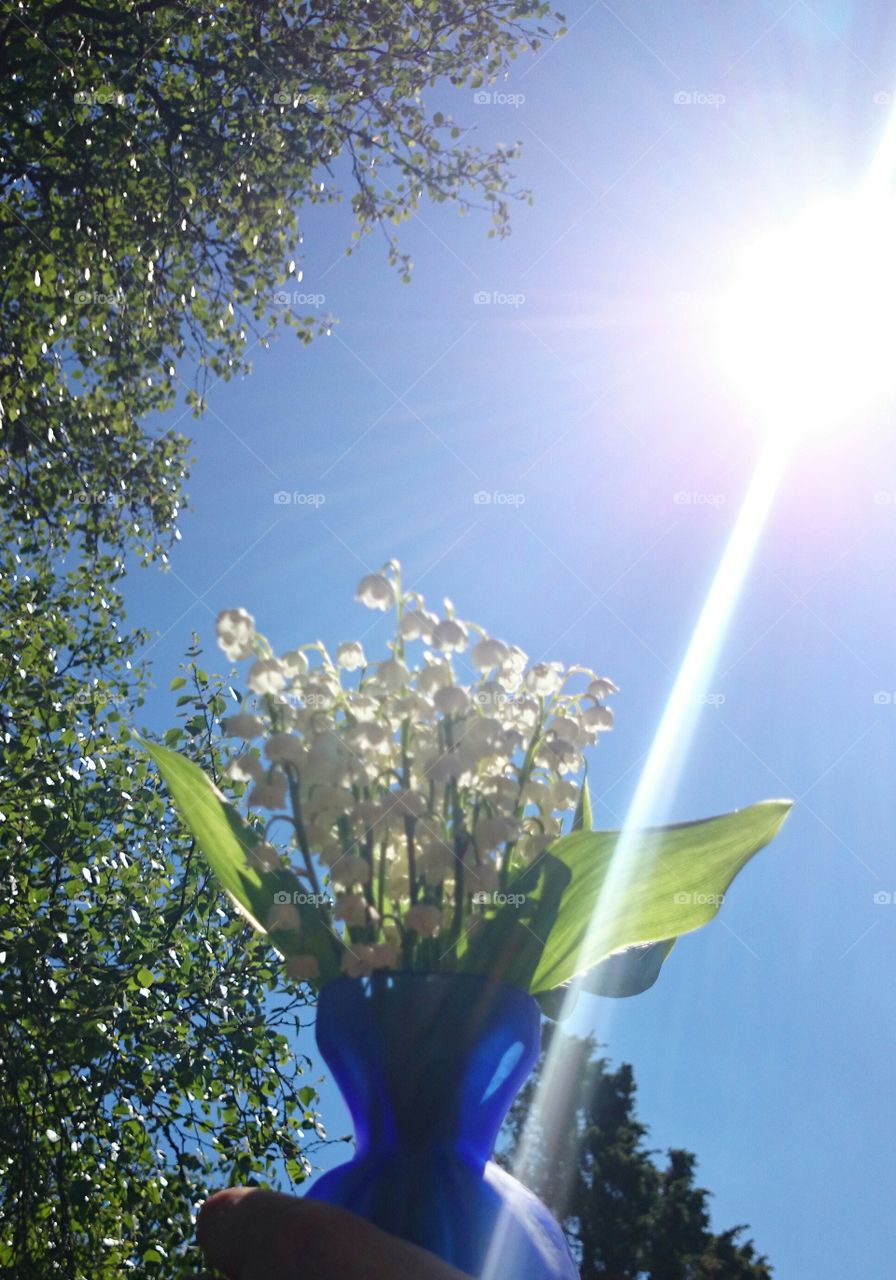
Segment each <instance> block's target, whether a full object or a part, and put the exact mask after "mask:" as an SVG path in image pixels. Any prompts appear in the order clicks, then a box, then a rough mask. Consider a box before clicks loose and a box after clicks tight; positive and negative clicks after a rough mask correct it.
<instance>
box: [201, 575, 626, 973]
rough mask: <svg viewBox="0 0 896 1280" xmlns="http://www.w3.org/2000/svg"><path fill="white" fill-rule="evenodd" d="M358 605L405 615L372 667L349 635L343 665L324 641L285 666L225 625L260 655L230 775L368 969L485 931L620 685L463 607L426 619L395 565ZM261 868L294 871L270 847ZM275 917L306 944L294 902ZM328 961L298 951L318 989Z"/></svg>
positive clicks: (257, 854) (535, 847)
mask: <svg viewBox="0 0 896 1280" xmlns="http://www.w3.org/2000/svg"><path fill="white" fill-rule="evenodd" d="M357 599H358V600H359V601H360V602H361V603H362V604H364V605H366V606H367V607H368V608H370V609H374V610H379V611H382V612H386V611H389V610H392V609H394V610H395V628H394V632H393V639H392V640H391V642H390V644H389V647H388V650H387V652H386V653H382V652H381V653H380V654H379V655H377V658H376V660H374V661H372V662H369V661H368V657H367V655H366V654H365V651H364V648H363V646H362V645H361V643H360V642H359V641H354V640H350V641H343V642H342V643H341V644H339V646H338V647H337V649H336V650H335V655H334V657H332V658H331V656H330V654H329V653H328V652H327V649H326V647H325V646H324V645H323V644H321V643H320V642H315V643H313V644H304V645H302V646H301V647H296V648H293V649H291V650H289V651H287V652H286V653H283V654H281V655H279V656H277V655H276V654H275V653H274V652H272V650H271V648H270V646H269V645H268V643H267V641H265V640H264V637H262V636H259V635H258V634H257V633H256V631H255V623H254V619H253V618H252V617H251V615H250V614H248V613H246V611H245V610H242V609H227V610H225V611H224V612H223V613H222V614H221V615H220V617H219V619H218V627H217V632H218V641H219V644H220V645H221V648H222V649H223V650H224V652H225V653H226V654H227V655H228V656H229V657H232V658H233V659H234V660H242V659H246V658H250V659H251V660H252V662H251V666H250V669H249V671H248V675H247V685H248V694H247V696H246V699H245V701H244V704H243V709H242V710H241V711H240V712H239V713H238V714H236V715H233V716H230V717H228V718H227V719H226V720H225V721H224V730H225V733H226V734H227V735H228V736H229V737H231V738H234V739H240V740H241V741H242V742H243V743H247V742H251V743H252V744H253V746H252V748H251V749H249V748H247V747H246V746H245V745H244V746H243V747H242V750H238V751H237V752H236V753H235V754H234V756H233V757H232V759H231V761H230V763H229V764H228V766H227V770H226V772H227V774H228V776H229V777H230V778H231V779H232V780H233V781H234V782H237V783H249V784H250V787H249V791H248V802H249V805H250V807H252V808H255V809H264V810H268V811H271V812H272V815H273V816H272V818H271V823H270V827H271V829H272V830H273V831H274V832H276V834H277V835H280V834H281V833H284V832H286V831H288V830H289V826H288V825H287V822H286V821H285V819H290V820H291V823H292V828H293V831H294V838H293V844H294V845H297V846H298V850H299V852H300V853H301V855H302V857H303V859H304V862H305V870H304V872H303V873H302V874H303V875H306V876H307V878H308V879H309V881H311V882H314V883H316V882H317V880H318V878H320V880H321V881H322V884H321V893H320V894H319V895H317V897H318V899H319V902H320V905H319V906H316V907H315V908H314V909H315V910H318V911H319V914H320V915H321V916H322V917H323V919H324V920H325V922H326V924H327V925H328V926H329V927H330V928H332V929H334V930H335V931H336V932H337V934H340V935H341V937H342V940H343V942H344V944H345V952H344V956H343V960H342V967H343V971H344V972H345V973H347V974H350V975H366V974H369V973H372V972H374V971H375V970H376V969H379V968H390V967H395V966H396V965H397V964H398V963H399V957H401V962H402V963H407V962H408V960H409V957H412V956H413V955H414V953H415V948H417V947H425V946H427V945H428V944H429V943H430V941H431V940H432V939H434V938H438V939H439V943H438V949H440V950H441V949H442V948H443V946H444V948H445V949H446V951H450V948H451V946H452V945H453V944H454V943H455V942H456V941H457V939H458V938H459V937H460V936H467V935H469V936H472V933H471V930H472V932H475V929H476V921H477V920H480V921H481V920H482V919H484V914H483V913H486V912H487V911H488V910H489V902H490V901H491V900H492V897H493V896H495V895H497V893H498V891H499V890H501V889H504V888H506V887H507V885H508V883H509V882H510V878H511V876H512V875H513V874H515V873H516V872H518V871H521V870H522V869H523V868H525V867H526V865H527V864H529V863H531V862H532V861H533V860H534V859H537V858H538V857H539V856H540V855H541V854H542V853H543V852H544V850H545V849H548V848H550V845H551V843H552V842H553V841H554V840H556V839H557V837H558V835H560V834H561V833H562V831H563V830H564V829H568V827H569V824H570V823H571V821H572V815H573V813H574V811H575V808H576V805H577V802H578V797H579V793H580V790H581V778H580V774H581V770H582V768H583V763H584V762H583V754H582V753H583V751H584V750H585V749H586V748H587V747H591V746H594V745H595V744H596V743H597V742H598V741H599V737H600V735H601V734H603V733H604V732H605V731H606V730H608V729H609V728H611V727H612V723H613V716H612V712H611V710H610V708H609V707H607V706H606V699H607V698H608V697H610V696H611V695H612V694H614V693H616V692H618V690H617V687H616V685H615V684H614V683H613V681H612V680H610V679H608V678H607V677H606V676H599V675H597V674H596V673H594V672H589V671H587V670H585V669H583V668H581V667H575V668H572V669H567V668H566V667H564V666H563V664H562V663H560V662H558V661H555V660H551V661H547V660H546V661H535V662H530V661H529V659H528V658H527V656H526V654H525V653H524V652H523V650H522V649H520V648H519V647H518V646H515V645H511V644H509V643H507V642H506V641H504V640H499V639H496V638H494V637H491V636H489V635H487V634H485V632H484V631H483V630H482V628H481V627H479V626H477V625H475V624H474V623H471V622H464V621H461V620H460V619H459V618H458V617H457V616H456V615H455V611H454V608H453V606H452V605H451V603H450V601H445V603H444V608H443V611H442V613H441V615H440V614H436V613H432V612H430V611H429V610H428V609H427V608H426V604H425V602H424V600H423V599H422V597H420V596H419V595H418V594H416V593H404V592H402V589H401V584H400V578H399V569H398V566H397V564H396V563H395V562H390V563H389V564H388V565H386V566H385V567H384V568H383V570H382V571H381V572H379V573H372V574H367V575H366V576H365V577H364V578H363V579H362V580H361V582H360V584H359V586H358V590H357ZM474 638H475V643H473V642H472V641H473V639H474ZM259 740H260V741H259ZM259 747H260V751H259V750H258V748H259ZM275 823H276V824H277V825H276V826H275V825H274V824H275ZM284 852H285V851H284ZM291 852H292V856H294V850H293V851H291ZM250 860H251V862H252V865H253V866H254V867H256V868H257V869H258V870H263V871H271V870H274V869H276V867H277V866H278V865H279V866H283V867H285V866H286V865H287V863H286V858H285V856H284V854H281V853H278V852H277V850H276V848H275V847H274V846H273V844H271V843H269V842H268V841H267V840H266V841H265V843H264V844H261V845H257V846H256V847H255V849H254V850H253V851H252V854H251V859H250ZM323 890H326V892H324V891H323ZM330 896H332V898H333V899H334V900H335V905H334V906H333V907H332V908H331V906H330V905H328V898H329V897H330ZM458 896H459V898H460V902H459V903H458V901H457V898H458ZM287 906H288V908H289V910H288V911H287V910H286V907H287ZM290 922H291V923H290ZM267 924H268V928H277V929H280V930H283V929H284V928H287V929H296V930H297V931H298V933H299V935H300V936H301V921H300V920H299V917H298V913H297V912H296V911H295V908H294V907H293V906H292V905H291V904H284V908H283V909H282V910H280V912H279V914H276V915H272V918H271V919H270V920H269V921H268V922H267ZM316 963H317V962H316V961H315V959H314V957H313V956H311V955H306V954H304V953H302V954H298V955H291V956H290V959H289V961H288V972H289V973H290V976H292V977H294V978H295V979H296V980H297V981H312V980H313V978H314V976H315V972H314V966H315V964H316Z"/></svg>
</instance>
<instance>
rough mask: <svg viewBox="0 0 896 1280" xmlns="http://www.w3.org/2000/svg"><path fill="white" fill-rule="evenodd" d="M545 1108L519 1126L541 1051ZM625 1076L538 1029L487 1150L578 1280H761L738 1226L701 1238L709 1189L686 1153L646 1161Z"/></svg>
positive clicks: (705, 1232) (576, 1043)
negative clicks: (540, 1045) (533, 1053)
mask: <svg viewBox="0 0 896 1280" xmlns="http://www.w3.org/2000/svg"><path fill="white" fill-rule="evenodd" d="M556 1037H559V1038H560V1040H559V1045H558V1047H557V1052H556V1053H555V1054H554V1075H553V1079H552V1082H551V1099H552V1101H551V1104H550V1107H549V1109H548V1111H547V1112H546V1114H545V1117H544V1121H543V1122H542V1123H540V1124H536V1125H534V1126H532V1127H530V1129H529V1130H528V1132H527V1130H526V1123H527V1116H528V1114H529V1111H530V1109H531V1107H532V1104H533V1101H534V1098H535V1095H536V1092H537V1089H538V1084H539V1080H540V1078H541V1074H542V1070H543V1067H544V1062H545V1055H546V1052H547V1049H548V1047H549V1046H550V1045H551V1044H553V1043H554V1041H555V1038H556ZM635 1100H636V1089H635V1081H634V1075H633V1073H632V1068H631V1067H630V1066H629V1065H628V1064H627V1063H623V1064H622V1065H621V1066H619V1067H616V1068H611V1067H610V1065H609V1063H608V1061H607V1059H606V1058H602V1057H599V1056H598V1054H597V1046H596V1044H595V1041H594V1040H593V1039H592V1038H590V1037H588V1038H586V1039H580V1038H578V1037H575V1036H569V1035H566V1034H565V1033H564V1032H562V1031H561V1030H559V1029H557V1028H554V1027H549V1028H548V1029H547V1031H546V1042H545V1051H544V1052H543V1053H542V1058H541V1061H540V1063H539V1066H538V1069H537V1070H536V1072H535V1073H534V1074H533V1076H532V1078H531V1080H530V1081H529V1082H528V1084H527V1085H526V1087H525V1088H524V1089H523V1090H522V1092H521V1093H520V1095H519V1097H518V1098H517V1100H516V1102H515V1103H514V1106H513V1108H512V1109H511V1112H510V1115H509V1117H508V1122H507V1125H506V1127H505V1130H504V1133H503V1135H502V1140H501V1143H500V1145H499V1151H500V1157H499V1158H500V1160H501V1163H502V1164H505V1165H507V1166H508V1167H511V1166H512V1167H513V1170H514V1173H515V1174H516V1175H517V1176H518V1177H519V1178H521V1179H522V1180H523V1182H525V1183H526V1184H527V1185H528V1186H529V1187H531V1188H532V1190H533V1191H535V1192H536V1194H537V1195H539V1196H540V1197H541V1198H542V1200H544V1201H545V1203H546V1204H547V1205H548V1206H549V1207H550V1208H551V1209H552V1211H553V1212H554V1213H555V1214H556V1215H557V1217H558V1219H559V1220H560V1221H561V1223H562V1224H563V1229H564V1231H565V1232H566V1235H567V1238H568V1240H569V1243H570V1247H571V1249H572V1251H573V1254H574V1256H575V1257H576V1259H577V1261H578V1262H579V1265H580V1267H581V1274H582V1280H770V1277H771V1274H772V1273H771V1269H770V1266H769V1264H768V1262H767V1260H766V1259H765V1258H763V1257H761V1256H760V1255H759V1254H757V1252H756V1250H755V1248H754V1246H753V1244H752V1242H750V1241H749V1240H743V1239H742V1236H743V1233H744V1232H745V1230H746V1228H745V1227H743V1226H736V1227H732V1228H730V1229H728V1230H727V1231H723V1232H722V1233H721V1234H716V1233H714V1232H713V1230H712V1228H711V1226H710V1220H709V1210H708V1202H709V1192H708V1191H706V1190H704V1189H703V1188H702V1187H699V1186H697V1185H696V1182H695V1178H696V1165H697V1159H696V1156H694V1155H692V1154H691V1153H690V1152H689V1151H684V1150H677V1149H673V1150H670V1151H667V1152H666V1153H665V1157H664V1158H663V1159H662V1160H660V1159H658V1153H657V1152H656V1151H653V1150H651V1149H650V1148H649V1147H648V1145H647V1137H648V1130H647V1128H646V1126H645V1125H644V1124H642V1123H641V1121H640V1120H639V1119H638V1118H637V1115H636V1110H635Z"/></svg>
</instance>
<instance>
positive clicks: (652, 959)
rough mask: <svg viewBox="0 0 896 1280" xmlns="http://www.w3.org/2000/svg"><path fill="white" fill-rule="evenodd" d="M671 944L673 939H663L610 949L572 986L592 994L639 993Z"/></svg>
mask: <svg viewBox="0 0 896 1280" xmlns="http://www.w3.org/2000/svg"><path fill="white" fill-rule="evenodd" d="M674 946H675V939H674V938H663V939H662V940H661V941H660V942H648V943H647V944H646V945H643V946H636V947H626V948H625V950H624V951H614V952H613V954H612V955H609V956H607V958H606V960H601V962H600V964H598V965H595V966H594V968H593V969H589V970H588V972H587V973H585V974H582V976H581V977H580V978H577V979H576V981H575V985H576V986H577V987H578V988H579V990H580V991H588V992H590V993H591V994H592V995H595V996H613V997H616V998H619V997H623V996H639V995H640V994H641V992H642V991H648V990H649V989H650V988H651V987H652V986H653V984H654V983H655V982H656V980H657V978H658V977H659V976H660V970H661V969H662V967H663V963H664V961H665V959H666V957H667V956H668V954H669V952H670V951H671V950H672V948H673V947H674Z"/></svg>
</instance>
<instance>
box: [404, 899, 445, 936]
mask: <svg viewBox="0 0 896 1280" xmlns="http://www.w3.org/2000/svg"><path fill="white" fill-rule="evenodd" d="M403 923H404V927H405V928H406V929H412V930H413V932H414V933H418V934H419V935H420V937H421V938H436V937H438V934H439V930H440V929H441V927H442V912H441V909H440V908H439V907H436V906H432V905H429V904H427V903H423V902H418V903H416V904H415V905H414V906H413V907H408V909H407V911H406V912H405V913H404V922H403Z"/></svg>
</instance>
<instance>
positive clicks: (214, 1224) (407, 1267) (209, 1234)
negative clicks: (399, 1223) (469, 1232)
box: [196, 1188, 469, 1280]
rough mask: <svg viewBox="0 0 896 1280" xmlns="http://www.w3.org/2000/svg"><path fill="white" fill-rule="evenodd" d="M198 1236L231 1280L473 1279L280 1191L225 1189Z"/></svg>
mask: <svg viewBox="0 0 896 1280" xmlns="http://www.w3.org/2000/svg"><path fill="white" fill-rule="evenodd" d="M196 1235H197V1239H198V1240H199V1244H200V1247H201V1248H202V1251H203V1253H204V1254H205V1256H206V1258H207V1260H208V1261H209V1262H210V1263H211V1264H212V1265H213V1266H215V1267H218V1268H219V1269H220V1270H221V1271H223V1272H224V1274H225V1275H226V1276H228V1277H230V1280H469V1277H465V1276H464V1275H463V1274H462V1273H461V1272H460V1271H458V1270H456V1269H455V1268H454V1267H450V1266H448V1265H447V1263H444V1262H442V1261H440V1259H438V1258H436V1257H434V1256H433V1254H431V1253H427V1252H426V1251H425V1250H423V1249H419V1248H417V1246H416V1245H412V1244H408V1243H407V1242H406V1241H404V1240H399V1239H398V1237H397V1236H392V1235H388V1234H387V1233H386V1232H385V1231H380V1230H379V1229H378V1228H377V1227H373V1226H371V1224H370V1223H369V1222H365V1221H364V1219H363V1218H359V1217H357V1216H356V1215H355V1214H353V1213H348V1212H346V1210H345V1209H337V1208H335V1207H334V1206H333V1205H328V1204H323V1203H321V1202H320V1201H317V1200H299V1199H296V1197H295V1196H285V1195H280V1194H279V1193H278V1192H276V1191H261V1190H256V1189H255V1188H231V1189H230V1190H227V1191H219V1192H218V1194H217V1195H214V1196H212V1197H211V1199H210V1200H207V1201H206V1203H205V1204H204V1205H203V1206H202V1209H201V1210H200V1212H199V1219H198V1222H197V1225H196Z"/></svg>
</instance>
